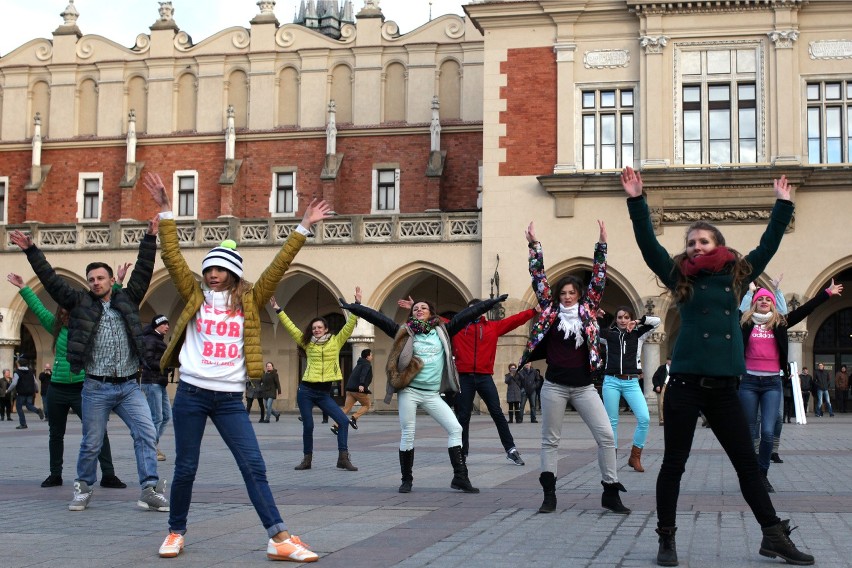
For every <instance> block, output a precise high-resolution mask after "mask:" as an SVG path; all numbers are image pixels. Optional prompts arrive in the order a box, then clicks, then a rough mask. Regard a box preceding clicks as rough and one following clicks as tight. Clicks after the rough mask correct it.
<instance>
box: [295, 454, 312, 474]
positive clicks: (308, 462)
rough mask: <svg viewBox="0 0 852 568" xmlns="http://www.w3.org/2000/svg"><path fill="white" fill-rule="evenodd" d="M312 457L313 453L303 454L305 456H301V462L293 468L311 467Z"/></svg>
mask: <svg viewBox="0 0 852 568" xmlns="http://www.w3.org/2000/svg"><path fill="white" fill-rule="evenodd" d="M313 457H314V454H305V457H303V458H302V463H300V464H299V465H297V466H296V467H294V468H293V469H298V470H302V469H311V459H312V458H313Z"/></svg>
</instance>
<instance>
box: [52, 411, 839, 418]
mask: <svg viewBox="0 0 852 568" xmlns="http://www.w3.org/2000/svg"><path fill="white" fill-rule="evenodd" d="M36 414H38V419H39V420H44V411H43V410H42V409H41V408H36ZM832 416H834V414H832Z"/></svg>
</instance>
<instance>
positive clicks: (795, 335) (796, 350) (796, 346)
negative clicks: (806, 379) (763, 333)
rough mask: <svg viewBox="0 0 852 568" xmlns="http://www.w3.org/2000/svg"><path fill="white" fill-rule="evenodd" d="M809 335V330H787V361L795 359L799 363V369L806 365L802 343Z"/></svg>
mask: <svg viewBox="0 0 852 568" xmlns="http://www.w3.org/2000/svg"><path fill="white" fill-rule="evenodd" d="M807 337H808V332H807V330H800V331H788V332H787V345H788V351H787V361H795V362H796V363H797V364H798V365H799V370H800V371H801V370H802V367H804V366H806V365H805V362H804V361H803V360H802V344H803V343H804V342H805V339H806V338H807Z"/></svg>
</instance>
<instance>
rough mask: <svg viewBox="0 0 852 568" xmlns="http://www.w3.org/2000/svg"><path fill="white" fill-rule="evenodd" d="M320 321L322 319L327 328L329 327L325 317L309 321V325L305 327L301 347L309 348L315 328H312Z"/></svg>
mask: <svg viewBox="0 0 852 568" xmlns="http://www.w3.org/2000/svg"><path fill="white" fill-rule="evenodd" d="M318 321H321V322H322V324H323V325H324V326H325V328H326V329H329V328H328V320H327V319H325V318H314V319H312V320H311V321H309V322H308V325H307V326H306V327H305V331H303V332H302V344H301V348H302V349H303V350H305V351H307V349H308V345H310V344H311V338H312V337H313V336H314V333H313V330H312V329H311V328H312V327H313V326H314V324H315V323H316V322H318Z"/></svg>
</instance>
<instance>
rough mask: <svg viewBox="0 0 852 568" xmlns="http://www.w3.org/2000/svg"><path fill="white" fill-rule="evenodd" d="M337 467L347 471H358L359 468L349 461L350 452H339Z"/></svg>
mask: <svg viewBox="0 0 852 568" xmlns="http://www.w3.org/2000/svg"><path fill="white" fill-rule="evenodd" d="M337 467H339V468H340V469H345V470H346V471H358V468H357V467H355V466H354V465H352V462H351V461H349V452H339V453H338V456H337Z"/></svg>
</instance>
